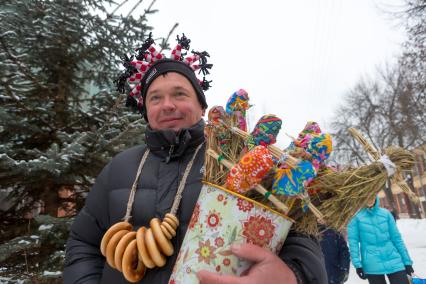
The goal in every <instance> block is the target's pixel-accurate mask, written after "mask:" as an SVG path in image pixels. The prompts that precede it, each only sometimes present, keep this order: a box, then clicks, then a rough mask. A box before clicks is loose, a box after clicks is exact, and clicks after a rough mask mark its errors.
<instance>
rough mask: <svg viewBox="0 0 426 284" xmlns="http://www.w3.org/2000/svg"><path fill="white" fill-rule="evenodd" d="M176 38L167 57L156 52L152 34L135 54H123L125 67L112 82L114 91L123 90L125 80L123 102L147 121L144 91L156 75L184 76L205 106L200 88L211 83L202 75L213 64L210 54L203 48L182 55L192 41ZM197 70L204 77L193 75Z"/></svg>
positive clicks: (204, 106) (183, 36)
mask: <svg viewBox="0 0 426 284" xmlns="http://www.w3.org/2000/svg"><path fill="white" fill-rule="evenodd" d="M177 41H178V44H177V45H176V47H175V48H174V49H173V50H172V53H171V56H170V58H166V57H165V56H164V55H163V54H161V53H159V52H157V50H156V48H155V46H154V40H153V39H152V37H151V34H150V35H149V37H148V39H146V40H145V42H144V44H143V45H142V46H141V47H140V48H137V49H136V50H135V52H136V54H133V55H131V56H130V57H129V56H128V55H127V54H126V55H124V56H123V57H122V60H123V66H124V67H125V68H126V70H125V71H124V72H123V73H122V74H121V75H120V77H119V78H118V79H117V80H116V81H115V83H116V85H117V90H118V91H119V92H121V93H124V92H125V90H126V82H127V83H128V84H129V86H130V88H131V92H130V93H129V95H128V97H127V101H126V105H127V106H132V107H134V108H135V109H137V110H138V111H139V112H140V113H141V114H142V115H143V116H144V117H145V119H146V120H147V121H148V118H147V116H146V108H145V99H146V92H147V90H148V88H149V85H150V84H151V83H152V82H153V81H154V79H155V78H157V77H158V76H159V75H161V74H165V73H168V72H177V73H179V74H182V75H183V76H185V77H186V78H187V79H188V80H189V82H191V84H192V86H193V87H194V89H195V92H196V93H197V98H198V101H199V102H200V104H201V106H202V108H203V109H205V108H207V102H206V97H205V96H204V92H203V91H206V90H207V89H209V87H210V83H211V81H207V80H206V79H205V77H204V76H205V75H208V74H209V69H210V68H211V67H212V66H213V65H212V64H208V63H207V58H208V57H209V54H208V53H207V52H206V51H203V52H196V51H191V53H192V55H190V56H187V57H184V55H186V53H185V54H183V53H182V49H184V50H189V43H190V42H191V41H190V40H189V39H188V38H187V37H185V34H183V35H182V37H180V38H179V36H177ZM197 70H199V72H198V73H203V80H199V79H198V78H197V76H196V75H195V71H197Z"/></svg>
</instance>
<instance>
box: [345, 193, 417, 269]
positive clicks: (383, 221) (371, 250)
mask: <svg viewBox="0 0 426 284" xmlns="http://www.w3.org/2000/svg"><path fill="white" fill-rule="evenodd" d="M348 240H349V251H350V254H351V259H352V263H353V265H354V266H355V268H359V267H362V269H363V270H364V272H365V273H366V274H389V273H394V272H397V271H401V270H404V269H405V265H411V264H412V263H413V262H412V260H411V259H410V256H409V255H408V251H407V249H406V247H405V245H404V242H403V240H402V238H401V234H400V233H399V231H398V228H397V227H396V223H395V220H394V218H393V217H392V214H391V213H390V212H389V211H388V210H386V209H384V208H380V207H379V199H378V198H377V199H376V203H375V204H374V206H373V207H372V208H364V209H362V210H360V211H359V212H358V213H357V214H356V215H355V216H354V217H353V219H352V220H351V222H350V223H349V225H348ZM360 249H361V251H360Z"/></svg>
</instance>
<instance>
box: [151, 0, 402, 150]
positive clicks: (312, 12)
mask: <svg viewBox="0 0 426 284" xmlns="http://www.w3.org/2000/svg"><path fill="white" fill-rule="evenodd" d="M144 3H147V2H144ZM398 3H401V2H400V1H399V0H388V1H384V0H376V1H374V0H321V1H319V0H316V1H314V0H306V1H247V0H228V1H219V0H217V1H213V0H181V1H170V0H157V2H156V3H155V5H154V7H155V8H157V9H159V12H158V13H157V14H155V15H152V16H151V17H150V18H149V23H150V25H152V26H154V37H159V36H166V35H167V33H168V31H169V30H170V29H171V27H172V26H173V25H174V24H175V23H179V27H178V28H177V29H176V31H175V33H174V34H173V36H172V40H173V41H171V43H172V44H173V45H174V38H175V37H176V34H177V33H179V34H181V33H182V32H184V33H185V35H187V36H188V37H189V38H190V39H191V48H193V49H195V50H207V51H208V52H209V53H210V55H211V58H210V62H211V63H213V64H214V66H213V68H212V70H211V73H212V74H211V76H209V77H210V79H211V80H213V87H212V88H211V89H210V90H209V91H207V92H206V96H207V101H208V104H209V106H210V107H211V106H214V105H222V106H225V104H226V101H227V99H228V97H229V96H230V95H231V94H232V93H233V92H234V91H236V90H238V89H240V88H243V89H245V90H246V91H247V92H248V93H249V96H250V101H251V104H253V105H254V106H253V107H252V109H250V111H249V126H250V127H253V126H254V124H255V123H256V121H257V120H258V119H259V118H260V116H262V115H263V114H268V113H272V114H276V115H277V116H279V117H280V118H281V119H282V120H283V129H282V131H281V134H280V136H279V139H278V141H279V145H281V146H284V145H287V144H288V142H289V139H288V138H287V137H285V135H284V132H287V133H289V134H291V135H293V136H295V135H297V133H298V132H299V131H300V130H301V129H302V128H303V126H304V125H305V123H306V122H307V121H308V120H315V121H317V122H318V123H320V125H321V126H322V128H323V130H325V131H327V130H328V129H327V128H328V127H327V122H328V121H329V119H330V116H331V115H332V112H333V110H334V109H335V108H336V107H337V106H338V105H339V104H340V103H342V101H343V98H344V96H345V94H346V93H347V91H348V90H349V89H350V88H351V87H352V86H353V85H354V84H355V83H356V82H357V80H358V79H360V78H361V76H365V75H367V74H370V75H371V74H374V72H375V68H376V67H377V66H378V65H380V64H384V63H385V62H390V61H392V60H393V59H394V58H395V56H396V55H397V54H399V52H400V50H401V44H402V42H403V40H404V37H405V35H404V33H403V32H402V29H401V28H398V26H397V25H396V22H395V21H391V20H390V18H391V17H390V15H389V14H385V13H383V9H387V8H392V9H393V8H395V5H397V4H398ZM146 5H147V4H146ZM146 5H145V6H146Z"/></svg>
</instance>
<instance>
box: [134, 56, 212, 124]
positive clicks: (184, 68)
mask: <svg viewBox="0 0 426 284" xmlns="http://www.w3.org/2000/svg"><path fill="white" fill-rule="evenodd" d="M168 72H176V73H179V74H181V75H183V76H185V77H186V78H187V79H188V80H189V82H190V83H191V85H192V86H193V87H194V90H195V93H196V94H197V98H198V101H199V102H200V105H201V107H202V108H203V109H206V108H207V107H208V105H207V101H206V97H205V95H204V92H203V89H202V88H201V85H200V83H199V80H198V79H197V76H195V73H194V70H192V68H191V67H189V65H188V64H186V63H183V62H182V61H177V60H173V59H161V60H158V61H156V62H155V63H154V64H153V65H152V66H151V67H150V68H149V69H148V71H147V72H146V73H145V75H144V76H143V78H142V81H141V82H140V84H141V86H142V91H141V96H142V99H143V103H142V113H143V115H144V117H145V120H146V121H148V117H147V115H146V104H145V102H146V93H147V91H148V89H149V86H150V85H151V83H152V82H153V81H154V80H155V79H156V78H157V77H158V76H160V75H163V74H166V73H168Z"/></svg>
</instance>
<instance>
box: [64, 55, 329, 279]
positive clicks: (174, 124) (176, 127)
mask: <svg viewBox="0 0 426 284" xmlns="http://www.w3.org/2000/svg"><path fill="white" fill-rule="evenodd" d="M198 82H199V81H198V80H197V78H196V76H195V73H194V72H193V70H192V69H191V68H190V67H189V66H188V65H187V64H185V63H183V62H180V61H176V60H159V61H157V62H156V63H154V65H152V66H151V67H150V69H149V70H148V71H147V72H146V74H145V76H144V77H143V79H142V83H141V85H142V86H143V89H142V98H143V111H144V114H145V118H146V119H147V121H148V122H149V126H148V127H147V131H146V146H138V147H134V148H131V149H129V150H127V151H124V152H123V153H121V154H119V155H117V156H116V157H115V158H113V160H112V161H111V162H110V163H109V164H108V165H107V166H106V167H105V168H104V169H103V170H102V172H101V173H100V175H99V176H98V178H97V180H96V183H95V185H94V187H93V189H92V190H91V192H90V193H89V195H88V197H87V200H86V204H85V206H84V208H83V209H82V210H81V212H80V213H79V215H78V216H77V217H76V220H75V222H74V224H73V226H72V228H71V232H70V238H69V240H68V242H67V250H66V259H65V269H64V282H65V283H100V282H101V283H127V282H126V280H125V279H124V277H123V275H122V273H120V272H119V271H117V270H115V269H112V268H111V267H110V266H109V265H108V264H107V263H106V262H105V258H104V257H103V256H102V254H101V252H100V249H99V246H100V242H101V239H102V237H103V235H104V233H105V231H106V230H107V229H108V228H109V227H110V226H112V225H113V224H115V223H117V222H119V221H120V220H122V218H123V216H124V214H125V212H126V206H127V202H128V199H129V194H130V189H131V187H132V183H133V181H134V180H135V176H136V172H137V168H138V165H139V162H140V160H141V157H142V156H143V154H144V153H145V151H147V150H148V149H149V151H150V152H149V155H148V156H147V160H146V162H145V165H146V166H144V167H143V169H142V172H141V176H140V179H139V180H138V186H137V190H136V193H135V197H134V202H133V206H132V219H131V223H132V224H133V226H134V228H135V229H137V228H138V227H140V226H149V221H150V220H151V219H152V218H154V217H158V218H160V219H162V218H163V217H164V215H165V214H166V213H168V212H169V211H170V208H171V207H172V203H173V199H174V196H175V194H176V190H177V187H178V184H179V182H180V180H181V179H182V176H183V172H184V171H185V168H186V165H187V164H188V163H189V161H190V160H191V158H193V156H194V157H195V158H194V163H193V166H192V168H191V170H190V172H189V175H188V178H187V179H186V182H185V189H184V191H183V195H182V200H181V203H180V207H179V210H178V212H177V217H178V219H179V221H180V225H179V227H178V229H177V234H176V236H175V237H174V238H173V239H172V240H171V241H172V243H173V246H174V248H175V252H174V254H173V255H172V256H170V257H168V259H167V262H166V265H165V266H163V267H161V268H153V269H148V270H147V271H146V273H145V276H144V278H143V279H142V280H141V281H140V282H139V283H167V282H168V280H169V277H170V275H171V272H172V268H173V265H174V263H175V261H176V257H177V254H178V252H179V249H180V246H181V243H182V241H183V238H184V236H185V232H186V229H187V226H188V224H189V221H190V218H191V214H192V211H193V209H194V206H195V203H196V201H197V198H198V195H199V192H200V189H201V186H202V183H201V179H202V168H203V164H204V151H205V146H204V145H203V146H202V148H201V151H200V153H198V154H195V155H194V152H195V149H196V148H197V147H198V146H199V145H201V144H203V143H204V139H205V138H204V121H203V119H202V116H203V115H204V112H205V110H206V108H207V103H206V99H205V96H204V93H203V91H202V89H201V88H200V86H199V85H198ZM232 251H233V253H234V254H236V255H238V256H240V257H242V258H247V259H248V260H251V261H252V262H253V263H254V264H253V266H252V267H251V269H250V270H249V271H248V272H247V275H245V276H241V277H230V276H220V275H216V274H213V273H210V272H205V271H204V272H200V273H199V274H198V277H199V279H200V280H201V282H202V283H289V284H290V283H294V284H296V283H317V284H325V283H326V282H327V276H326V272H325V268H324V260H323V258H322V253H321V249H320V247H319V244H318V242H317V241H316V240H315V239H313V238H310V237H308V236H305V235H300V234H296V233H294V232H290V233H289V235H288V237H287V239H286V241H285V243H284V246H283V248H282V250H281V252H280V254H279V256H276V255H274V254H272V253H271V252H269V251H267V250H266V249H263V248H260V247H256V246H253V245H249V244H247V245H241V246H233V247H232Z"/></svg>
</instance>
